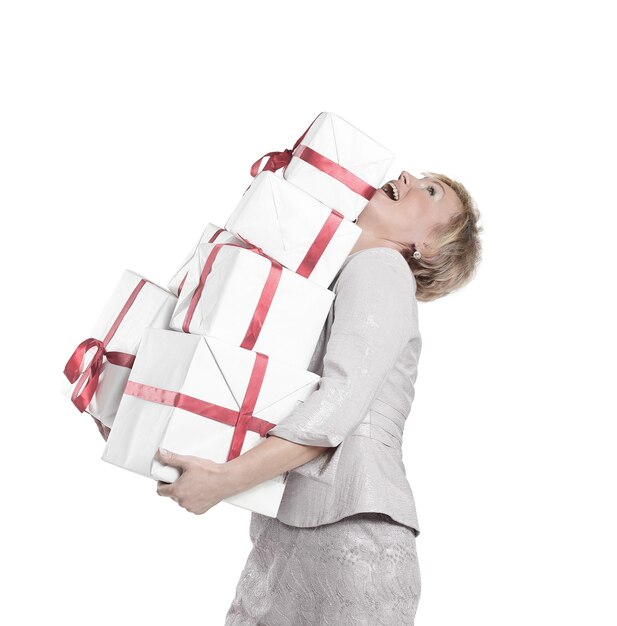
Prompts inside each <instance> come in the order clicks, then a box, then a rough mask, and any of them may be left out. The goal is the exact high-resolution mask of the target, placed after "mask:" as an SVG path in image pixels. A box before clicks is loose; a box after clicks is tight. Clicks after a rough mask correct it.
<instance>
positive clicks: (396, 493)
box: [157, 172, 481, 626]
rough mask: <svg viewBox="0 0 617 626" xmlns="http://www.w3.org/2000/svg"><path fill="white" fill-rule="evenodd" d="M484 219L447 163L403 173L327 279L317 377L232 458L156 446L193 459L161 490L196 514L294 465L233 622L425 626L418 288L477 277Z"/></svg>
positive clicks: (245, 574)
mask: <svg viewBox="0 0 617 626" xmlns="http://www.w3.org/2000/svg"><path fill="white" fill-rule="evenodd" d="M478 219H479V214H478V212H477V209H476V208H475V205H474V202H473V200H472V199H471V197H470V195H469V194H468V192H467V191H466V189H465V188H464V187H463V185H461V184H460V183H458V182H457V181H454V180H452V179H450V178H448V177H446V176H443V175H438V174H433V175H430V176H427V177H425V178H422V179H418V178H415V177H414V176H412V175H411V174H409V173H408V172H402V173H401V175H400V176H399V177H398V179H396V180H393V181H391V182H390V183H387V184H386V185H384V186H383V188H382V189H381V190H378V191H377V192H376V193H375V194H374V196H373V197H372V198H371V200H370V201H369V203H368V204H367V205H366V207H365V208H364V210H363V211H362V213H361V214H360V215H359V217H358V219H357V220H356V222H357V224H358V225H359V226H360V227H361V228H362V233H361V235H360V237H359V239H358V241H357V242H356V244H355V246H354V248H353V249H352V251H351V253H350V254H349V256H348V257H347V259H346V260H345V262H344V263H343V265H342V267H341V269H340V270H339V272H338V274H337V276H336V277H335V278H334V280H333V282H332V284H331V285H330V288H331V289H332V290H333V291H334V292H335V293H336V298H335V300H334V304H333V306H332V309H331V311H330V314H329V316H328V319H327V320H326V323H325V325H324V328H323V331H322V334H321V337H320V339H319V342H318V344H317V347H316V349H315V353H314V355H313V358H312V361H311V363H310V365H309V370H311V371H313V372H314V373H316V374H319V375H320V376H321V379H320V383H319V388H318V389H317V390H316V391H314V392H313V393H312V394H311V395H310V396H309V397H308V398H307V400H306V401H305V402H304V403H302V404H300V405H299V406H298V407H297V408H296V409H295V410H294V411H293V412H292V413H291V414H290V415H288V416H287V417H286V418H285V419H283V420H282V421H281V422H280V423H279V424H277V425H276V426H275V427H274V428H272V429H271V430H270V431H269V432H268V433H267V438H266V439H265V441H263V442H262V443H261V444H260V445H259V446H256V447H255V448H253V449H251V450H249V451H248V452H246V453H245V454H242V455H240V456H239V457H237V458H235V459H233V460H232V461H230V462H228V463H214V462H212V461H209V460H206V459H200V458H197V457H192V456H188V455H180V454H174V453H173V451H172V452H171V453H164V452H163V451H160V452H159V453H158V456H159V458H160V460H161V461H162V462H164V463H167V464H170V465H175V466H176V467H179V468H180V469H181V470H182V476H181V477H180V478H179V479H178V480H177V481H176V482H175V483H173V484H165V483H162V482H159V483H158V486H157V491H158V493H159V494H160V495H164V496H168V497H171V498H173V499H174V500H175V501H176V502H177V503H178V504H180V505H181V506H183V507H184V508H186V509H187V510H189V511H191V512H193V513H197V514H201V513H203V512H205V511H207V510H208V509H210V508H211V507H212V506H214V505H215V504H217V503H218V502H220V501H221V500H222V499H224V498H227V497H229V496H231V495H234V494H235V493H238V492H240V491H244V490H245V489H248V488H250V487H252V486H254V485H257V484H259V483H261V482H263V481H264V480H267V479H269V478H272V477H274V476H277V475H279V474H282V473H284V472H288V475H287V484H286V487H285V492H284V495H283V500H282V502H281V505H280V508H279V511H278V514H277V517H276V518H271V517H268V516H264V515H260V514H257V513H252V515H251V523H250V537H251V540H252V543H253V549H252V551H251V553H250V554H249V556H248V559H247V562H246V565H245V567H244V570H243V571H242V574H241V576H240V580H239V582H238V585H237V588H236V595H235V598H234V600H233V602H232V604H231V606H230V608H229V611H228V613H227V616H226V621H225V624H226V626H239V625H242V626H249V625H250V626H257V625H258V624H261V625H265V626H279V625H283V624H285V625H293V626H313V625H328V626H344V625H346V624H370V625H371V626H375V625H377V624H389V625H390V624H391V625H396V626H402V625H408V624H410V625H413V623H414V617H415V613H416V609H417V605H418V601H419V597H420V588H421V584H420V571H419V566H418V558H417V553H416V543H415V540H416V537H417V536H418V535H419V533H420V528H419V524H418V520H417V516H416V510H415V503H414V498H413V493H412V490H411V487H410V485H409V483H408V481H407V479H406V476H405V467H404V465H403V461H402V449H401V444H402V435H403V427H404V423H405V419H406V417H407V415H408V414H409V411H410V409H411V404H412V401H413V397H414V384H415V381H416V377H417V371H418V370H417V367H418V360H419V356H420V351H421V345H422V340H421V336H420V332H419V328H418V312H417V311H418V309H417V301H418V300H420V301H424V302H428V301H430V300H435V299H437V298H439V297H442V296H444V295H446V294H447V293H450V292H451V291H453V290H455V289H457V288H459V287H461V286H462V285H464V284H466V283H467V282H468V281H469V280H470V279H471V278H472V276H473V275H474V273H475V268H476V266H477V263H478V262H479V259H480V242H479V237H478V236H479V232H480V231H481V228H480V227H478V224H477V221H478Z"/></svg>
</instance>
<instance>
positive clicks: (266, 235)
mask: <svg viewBox="0 0 617 626" xmlns="http://www.w3.org/2000/svg"><path fill="white" fill-rule="evenodd" d="M331 215H332V211H331V209H330V208H329V207H327V206H326V205H325V204H323V203H322V202H319V200H316V199H315V198H314V197H313V196H311V195H310V194H308V193H306V192H305V191H304V190H302V189H300V188H299V187H297V186H296V185H294V184H292V183H290V182H288V181H287V180H285V179H284V178H283V177H282V176H277V175H276V174H274V173H273V172H269V171H264V172H261V173H260V174H258V175H257V176H256V177H255V178H254V179H253V182H252V183H251V185H250V187H249V188H248V189H247V190H246V192H245V193H244V195H243V196H242V199H241V200H240V203H239V204H238V205H237V206H236V208H235V210H234V211H233V213H232V214H231V216H230V217H229V219H228V220H227V223H226V224H225V228H226V229H227V230H228V231H230V232H232V233H234V234H235V235H238V236H239V237H242V238H243V239H246V240H248V241H249V242H251V243H252V244H254V245H256V246H259V247H260V248H261V249H262V250H263V251H264V252H265V253H266V254H267V255H268V256H271V257H272V258H273V259H276V260H277V261H279V263H281V264H282V265H284V266H285V267H286V268H288V269H290V270H292V271H294V272H298V270H300V271H301V275H302V276H305V277H306V278H308V279H309V280H312V281H313V282H315V283H317V284H318V285H321V286H322V287H328V286H329V285H330V284H331V283H332V280H333V278H334V276H335V274H336V273H337V272H338V270H339V269H340V267H341V265H342V264H343V262H344V261H345V259H346V258H347V255H348V254H349V252H350V251H351V249H352V248H353V246H354V244H355V243H356V241H357V240H358V237H360V233H361V232H362V229H361V228H360V227H359V226H356V224H354V223H353V222H351V221H349V220H348V219H345V218H342V219H341V218H340V217H339V218H338V221H337V222H336V224H337V226H336V230H334V232H333V234H332V235H331V237H330V238H329V242H328V243H327V246H326V247H325V248H323V247H319V242H318V241H316V240H317V238H318V235H319V234H320V232H322V229H323V228H324V225H325V224H326V222H327V220H328V219H329V218H330V217H331ZM311 246H315V249H317V248H318V249H319V250H323V251H322V253H321V255H320V257H319V260H318V261H317V263H316V264H314V265H313V264H311V266H310V267H312V270H311V269H309V270H308V271H305V270H304V266H303V260H304V259H305V257H306V255H307V252H308V251H309V249H310V248H311ZM309 271H310V274H309V273H308V272H309Z"/></svg>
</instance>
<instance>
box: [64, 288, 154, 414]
mask: <svg viewBox="0 0 617 626" xmlns="http://www.w3.org/2000/svg"><path fill="white" fill-rule="evenodd" d="M147 282H148V281H147V280H146V279H145V278H142V279H141V280H140V281H139V283H137V286H136V287H135V289H133V291H132V292H131V295H130V296H129V298H128V300H127V301H126V302H125V303H124V306H123V307H122V310H121V311H120V313H119V314H118V317H116V319H115V320H114V323H113V324H112V325H111V328H110V329H109V331H108V333H107V335H106V336H105V339H103V341H101V340H100V339H95V338H94V337H89V338H88V339H84V340H83V341H82V342H81V343H80V344H79V345H78V346H77V348H75V351H74V352H73V354H72V355H71V357H70V358H69V360H68V361H67V363H66V365H65V366H64V375H65V376H66V377H67V378H68V380H69V382H70V383H71V384H73V383H74V382H76V381H77V385H75V387H74V389H73V393H72V394H71V401H72V402H73V404H74V405H75V406H76V407H77V408H78V409H79V412H80V413H83V412H84V411H85V410H86V408H87V406H88V405H89V404H90V402H91V401H92V398H93V396H94V393H95V392H96V389H97V387H98V384H99V377H100V375H101V369H102V368H103V358H104V357H106V358H107V360H108V361H109V363H111V364H112V365H120V366H122V367H128V368H129V369H130V368H132V367H133V362H134V361H135V355H134V354H127V353H126V352H114V351H111V352H108V351H107V350H106V349H105V348H106V346H107V344H108V343H109V342H110V341H111V338H112V337H113V336H114V334H115V332H116V330H118V326H120V323H121V322H122V320H123V319H124V316H125V315H126V313H127V311H128V310H129V309H130V308H131V306H132V305H133V302H135V298H137V294H139V292H140V291H141V289H142V288H143V286H144V285H145V284H146V283H147ZM94 347H96V352H95V353H94V356H93V357H92V359H91V360H90V362H89V363H88V365H86V367H85V368H84V359H85V356H86V353H87V352H88V351H89V350H91V349H92V348H94Z"/></svg>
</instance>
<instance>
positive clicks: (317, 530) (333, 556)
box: [225, 513, 421, 626]
mask: <svg viewBox="0 0 617 626" xmlns="http://www.w3.org/2000/svg"><path fill="white" fill-rule="evenodd" d="M250 537H251V541H252V543H253V548H252V550H251V552H250V553H249V556H248V559H247V561H246V564H245V566H244V569H243V570H242V573H241V575H240V580H239V581H238V584H237V587H236V595H235V598H234V600H233V602H232V604H231V606H230V608H229V610H228V612H227V616H226V619H225V626H347V625H349V626H355V625H360V624H363V625H367V626H369V625H370V626H379V625H387V626H413V624H414V618H415V614H416V609H417V606H418V601H419V598H420V588H421V584H420V570H419V567H418V556H417V553H416V541H415V535H414V532H413V531H412V530H411V528H409V527H407V526H404V525H402V524H399V523H397V522H394V521H393V520H392V519H391V518H390V517H389V516H387V515H385V514H383V513H358V514H356V515H351V516H349V517H345V518H343V519H341V520H339V521H337V522H334V523H332V524H325V525H323V526H311V527H308V528H299V527H296V526H288V525H287V524H284V523H283V522H281V521H280V520H278V519H277V518H274V517H268V516H266V515H260V514H259V513H252V514H251V524H250Z"/></svg>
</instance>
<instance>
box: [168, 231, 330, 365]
mask: <svg viewBox="0 0 617 626" xmlns="http://www.w3.org/2000/svg"><path fill="white" fill-rule="evenodd" d="M215 246H216V244H213V243H212V244H202V245H200V246H199V247H198V249H197V252H196V254H195V257H194V258H193V261H192V262H191V266H190V269H189V273H188V276H187V279H186V281H185V284H184V288H183V289H182V292H181V293H180V296H179V297H178V304H177V305H176V308H175V310H174V313H173V315H172V318H171V321H170V328H172V329H174V330H179V331H182V330H183V326H184V324H185V320H186V317H187V312H188V310H189V307H190V305H191V301H192V299H193V294H194V293H195V291H196V288H197V287H198V284H199V281H200V277H201V275H202V271H203V269H204V266H205V264H206V261H207V259H208V257H209V255H210V254H211V252H212V251H213V249H214V247H215ZM271 268H272V263H271V261H270V260H269V259H267V258H266V257H264V256H262V255H260V254H258V253H257V252H255V251H252V250H248V249H246V248H238V247H235V246H228V245H223V246H221V249H220V250H219V252H218V254H217V256H216V258H215V260H214V264H213V265H212V267H211V270H210V273H209V274H208V275H207V278H206V280H205V283H204V288H203V291H202V293H201V297H200V298H199V300H198V303H197V307H196V308H195V310H194V313H193V315H192V318H191V320H190V325H189V326H188V332H190V333H194V334H198V335H209V336H211V337H217V338H219V339H222V340H223V341H227V342H229V343H231V344H233V345H235V346H241V347H244V348H248V349H251V350H257V351H258V352H263V353H264V354H267V355H268V356H270V357H272V358H274V359H279V360H281V361H286V362H287V363H289V364H290V365H294V366H296V367H299V368H300V369H306V368H307V367H308V365H309V363H310V361H311V358H312V356H313V352H314V351H315V346H316V345H317V341H318V340H319V336H320V334H321V330H322V328H323V325H324V323H325V321H326V318H327V316H328V313H329V311H330V307H331V306H332V301H333V300H334V292H332V291H330V290H329V289H326V288H325V287H322V286H321V285H317V284H316V283H314V282H312V281H310V280H309V279H307V278H303V277H302V276H298V275H297V274H295V273H294V272H292V271H291V270H288V269H287V268H285V267H283V268H282V271H281V275H280V280H279V281H278V285H277V287H276V291H275V292H274V297H273V299H272V302H271V304H270V308H269V309H268V313H267V315H266V317H265V320H264V323H263V326H262V327H261V330H260V331H259V336H258V339H257V341H256V342H255V343H254V344H252V345H251V344H248V343H243V342H244V339H245V336H246V334H247V331H248V329H249V327H250V324H251V320H252V318H253V316H254V314H255V311H256V308H257V305H258V302H259V301H260V298H261V295H262V292H263V291H264V286H265V284H266V281H267V279H268V275H269V274H270V270H271Z"/></svg>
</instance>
